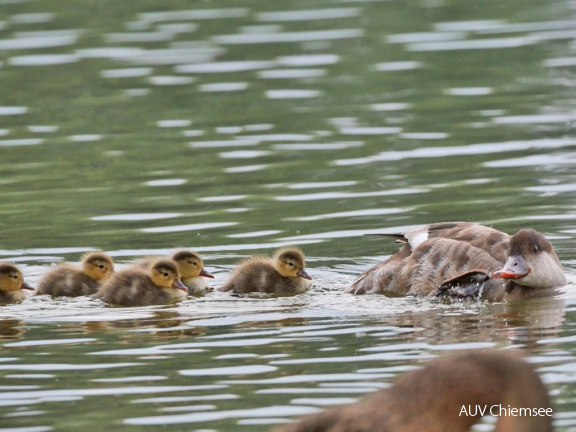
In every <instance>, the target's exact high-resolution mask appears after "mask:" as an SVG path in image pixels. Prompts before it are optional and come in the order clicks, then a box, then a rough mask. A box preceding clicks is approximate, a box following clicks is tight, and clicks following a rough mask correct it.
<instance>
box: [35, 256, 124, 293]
mask: <svg viewBox="0 0 576 432" xmlns="http://www.w3.org/2000/svg"><path fill="white" fill-rule="evenodd" d="M113 271H114V261H113V260H112V258H111V257H110V256H108V255H106V254H105V253H102V252H90V253H87V254H86V255H84V257H83V259H82V266H81V267H77V266H74V265H72V264H69V263H61V264H59V265H58V266H57V267H56V268H55V269H54V270H52V271H50V272H49V273H48V274H46V275H45V276H44V277H43V278H42V279H41V280H40V283H39V285H38V291H37V293H36V294H37V295H42V294H49V295H52V296H54V297H57V296H66V297H77V296H82V295H91V294H94V293H95V292H96V291H98V287H99V286H100V284H101V283H102V282H103V281H104V280H105V279H106V278H107V277H108V276H110V274H111V273H112V272H113Z"/></svg>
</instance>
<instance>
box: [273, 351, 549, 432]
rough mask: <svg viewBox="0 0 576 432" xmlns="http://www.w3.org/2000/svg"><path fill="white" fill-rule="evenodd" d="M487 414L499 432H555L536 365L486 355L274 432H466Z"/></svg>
mask: <svg viewBox="0 0 576 432" xmlns="http://www.w3.org/2000/svg"><path fill="white" fill-rule="evenodd" d="M519 413H520V414H519ZM484 414H486V415H495V416H498V421H497V422H496V426H495V428H494V430H496V431H499V432H550V431H552V408H551V406H550V400H549V398H548V392H547V390H546V387H545V386H544V385H543V384H542V381H541V380H540V378H539V377H538V374H537V373H536V372H535V371H534V368H533V366H531V365H529V364H528V363H526V362H525V361H523V360H521V359H520V358H516V357H515V356H513V355H510V354H504V353H500V352H492V351H487V352H472V353H466V354H460V355H454V356H449V357H444V358H440V359H437V360H434V361H432V362H431V363H430V364H429V365H428V366H426V367H425V368H423V369H419V370H416V371H412V372H409V373H406V374H404V375H402V376H401V377H400V378H399V379H397V380H396V382H395V383H394V385H393V386H392V387H390V388H387V389H384V390H380V391H378V392H377V393H375V394H373V395H371V396H368V397H366V398H365V399H364V400H362V401H360V402H358V403H355V404H351V405H346V406H341V407H337V408H334V409H331V410H329V411H326V412H323V413H319V414H312V415H310V416H308V417H304V418H303V419H302V420H301V421H300V422H299V423H294V424H290V425H286V426H282V427H279V428H277V429H274V432H420V431H426V432H444V431H450V432H465V431H469V430H470V428H471V427H472V425H474V424H475V423H476V422H477V421H478V420H479V419H480V418H481V417H482V416H483V415H484Z"/></svg>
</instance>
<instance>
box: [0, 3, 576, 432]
mask: <svg viewBox="0 0 576 432" xmlns="http://www.w3.org/2000/svg"><path fill="white" fill-rule="evenodd" d="M575 9H576V7H575V4H574V2H571V1H567V0H566V1H556V2H550V1H544V0H530V1H522V2H520V1H513V0H509V1H506V2H502V1H482V2H470V1H466V0H452V1H451V0H421V1H400V0H390V1H362V0H357V1H354V0H350V1H345V0H341V1H331V2H329V1H316V0H315V1H310V0H306V1H300V0H296V1H274V2H263V1H255V0H244V1H236V0H228V1H192V2H190V1H183V0H182V1H177V0H173V1H158V0H139V1H132V2H128V1H113V0H103V1H97V0H93V1H92V0H90V1H88V0H87V1H83V2H78V1H69V0H58V1H55V0H53V1H44V2H38V1H26V0H0V62H1V63H0V65H1V66H0V258H1V260H3V261H4V260H5V261H11V262H16V263H17V264H18V265H20V266H21V267H22V269H23V271H24V274H25V276H26V278H27V279H28V280H29V281H30V282H31V283H32V284H35V283H37V282H38V280H39V279H40V277H41V276H42V275H43V274H44V273H46V272H47V271H48V270H49V268H50V265H51V264H52V263H55V262H59V261H61V260H69V261H78V260H79V258H80V256H81V255H82V253H84V252H85V251H88V250H96V249H101V250H105V251H107V252H109V253H110V254H111V255H112V256H113V257H114V258H115V260H116V261H117V262H118V263H120V264H122V263H126V262H129V261H130V260H132V259H134V258H136V257H139V256H142V255H150V254H165V253H169V252H171V251H173V250H174V249H175V248H177V247H188V248H193V249H195V250H197V251H199V252H200V253H202V255H203V257H204V258H205V263H206V266H207V268H208V269H209V270H210V271H212V272H213V273H215V274H216V276H217V278H216V280H215V282H214V286H219V285H220V284H221V283H223V281H224V280H225V279H226V277H227V275H228V272H229V270H230V269H231V268H232V266H233V264H234V263H235V262H236V261H237V260H238V259H239V258H241V257H245V256H249V255H252V254H256V253H259V254H269V253H271V252H272V251H273V250H274V249H275V248H277V247H278V246H281V245H287V244H297V245H300V246H301V247H302V249H303V250H304V251H305V253H306V255H307V262H308V267H309V273H310V274H311V276H312V277H313V278H314V286H313V287H312V289H311V290H310V291H309V292H308V293H306V294H303V295H299V296H295V297H290V298H258V297H247V298H234V297H232V296H230V295H228V294H224V293H218V292H213V293H210V294H209V295H207V296H206V297H203V298H198V299H190V300H187V301H186V302H183V303H181V304H179V305H177V306H171V307H147V308H135V309H112V308H106V307H103V306H102V305H100V304H99V303H97V302H93V301H90V300H89V299H86V298H79V299H72V300H50V299H46V298H29V299H27V300H26V301H25V302H23V303H22V304H20V305H11V306H6V307H0V338H2V342H1V343H2V345H3V346H2V348H1V354H0V377H1V378H0V430H1V431H2V432H5V431H17V432H40V431H48V430H54V431H72V430H78V429H79V428H82V429H84V430H88V431H99V430H106V431H111V430H118V431H132V430H142V428H143V426H142V425H149V426H148V428H149V429H150V430H159V429H160V428H161V427H162V428H164V427H165V428H167V429H168V428H169V429H170V430H171V431H173V432H178V431H198V432H200V431H202V432H208V431H266V430H269V429H270V428H271V427H272V425H273V424H277V423H281V422H283V421H287V420H288V419H290V418H293V417H294V416H297V415H300V414H305V413H308V412H313V411H316V410H319V409H322V408H323V407H326V406H331V405H336V404H341V403H347V402H351V401H354V400H356V399H358V398H360V397H361V396H363V395H364V394H366V393H369V392H372V391H374V390H376V389H378V388H381V387H383V386H386V385H387V384H388V383H389V382H390V381H391V380H392V379H393V377H394V376H396V375H397V374H399V373H402V372H404V371H407V370H410V369H412V368H414V367H415V366H416V365H418V364H419V363H420V362H421V361H423V360H426V359H429V358H432V357H435V356H442V355H447V354H449V353H451V352H455V351H459V350H463V349H476V348H478V349H479V348H495V349H508V348H520V349H522V350H524V351H525V352H526V354H527V356H528V359H529V360H530V361H532V362H534V363H535V364H536V365H537V367H538V369H539V371H540V372H541V374H542V376H543V378H544V379H545V381H546V383H547V384H548V386H549V388H550V390H551V394H552V397H553V400H554V404H555V424H556V426H557V427H558V429H559V430H562V431H568V430H576V402H575V397H576V391H575V390H576V387H575V385H574V382H575V381H576V345H575V341H576V331H575V329H574V324H573V321H576V320H575V319H573V318H576V316H575V315H574V314H575V311H576V309H575V306H574V304H575V301H574V294H573V290H572V288H571V287H568V288H566V289H565V293H564V294H562V295H560V296H558V297H556V298H552V299H542V300H533V301H529V302H523V303H517V304H508V305H506V304H493V305H488V304H470V303H468V304H454V305H450V304H442V303H438V302H433V301H429V300H416V299H390V298H385V297H382V296H370V297H362V298H355V297H353V296H349V295H344V294H343V293H342V292H343V290H344V289H345V288H346V287H347V286H349V284H350V283H351V281H352V280H354V278H355V276H356V275H358V274H359V273H360V272H362V271H363V270H365V269H366V268H368V267H369V266H370V265H373V264H374V263H376V262H378V261H380V260H382V259H383V258H384V257H386V256H387V255H389V254H391V253H393V252H394V251H395V250H396V246H394V245H393V244H391V243H390V242H388V241H386V240H382V239H378V238H376V239H374V238H367V237H363V236H362V235H363V234H366V233H373V232H397V231H401V230H403V229H405V228H407V227H411V226H414V225H417V224H421V223H430V222H437V221H449V220H465V221H475V222H480V223H484V224H489V225H493V226H495V227H496V228H498V229H501V230H504V231H507V232H510V233H513V232H515V231H517V230H518V229H520V228H522V227H524V226H532V227H534V228H536V229H538V230H540V231H542V232H543V233H545V234H546V235H547V236H548V237H549V238H550V239H551V240H552V241H553V243H554V245H555V247H556V250H557V252H558V255H559V256H560V259H561V260H562V262H563V264H564V265H565V268H566V272H567V274H568V277H569V279H571V280H574V279H575V277H574V269H575V267H576V261H575V258H574V244H575V236H576V209H575V205H576V175H575V174H574V173H575V171H574V167H575V166H576V153H575V152H574V147H576V138H575V137H574V127H573V125H574V121H575V120H576V56H575V55H574V50H575V49H576V10H575ZM164 425H166V426H164ZM486 428H488V430H489V429H490V422H489V421H488V422H487V423H484V424H483V425H481V426H478V428H477V430H487V429H486ZM144 429H146V427H144Z"/></svg>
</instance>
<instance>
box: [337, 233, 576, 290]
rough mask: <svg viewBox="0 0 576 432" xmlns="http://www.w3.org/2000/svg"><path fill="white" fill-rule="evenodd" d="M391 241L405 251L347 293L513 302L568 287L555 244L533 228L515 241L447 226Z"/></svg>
mask: <svg viewBox="0 0 576 432" xmlns="http://www.w3.org/2000/svg"><path fill="white" fill-rule="evenodd" d="M386 236H389V237H393V238H395V239H396V241H397V242H399V243H403V246H402V248H401V249H400V251H399V252H398V253H396V254H394V255H392V256H391V257H390V258H388V259H387V260H386V261H383V262H381V263H379V264H376V265H375V266H374V267H372V268H370V269H368V270H367V271H365V272H364V273H363V274H361V275H360V276H359V277H358V278H357V279H356V281H355V282H354V283H353V284H352V286H351V287H350V288H349V289H348V290H347V292H349V293H353V294H366V293H383V294H390V295H396V296H398V295H406V294H409V295H422V296H429V295H442V294H446V295H449V296H454V297H475V296H480V297H481V298H482V299H486V300H491V301H501V300H508V301H510V300H521V299H524V298H528V297H533V296H537V295H540V294H542V293H544V292H550V290H551V289H553V288H557V287H560V286H563V285H566V284H567V283H568V281H567V279H566V276H565V274H564V269H563V268H562V264H561V263H560V260H559V259H558V256H557V255H556V252H555V251H554V247H553V246H552V244H551V243H550V241H548V240H547V239H546V238H545V237H544V236H543V235H542V234H541V233H539V232H537V231H535V230H533V229H531V228H524V229H521V230H520V231H518V232H517V233H516V234H514V235H513V236H510V235H508V234H506V233H503V232H501V231H498V230H496V229H494V228H491V227H487V226H484V225H479V224H474V223H467V222H447V223H437V224H432V225H423V226H419V227H416V228H413V229H410V230H408V231H406V232H404V233H402V234H391V235H389V234H386Z"/></svg>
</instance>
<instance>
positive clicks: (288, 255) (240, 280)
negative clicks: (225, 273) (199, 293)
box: [219, 247, 312, 294]
mask: <svg viewBox="0 0 576 432" xmlns="http://www.w3.org/2000/svg"><path fill="white" fill-rule="evenodd" d="M305 267H306V263H305V260H304V254H303V253H302V251H301V250H300V249H298V248H295V247H286V248H281V249H279V250H277V251H276V253H275V254H274V257H273V258H272V259H270V258H268V257H261V256H255V257H251V258H248V259H246V260H244V261H241V262H240V263H239V265H238V267H237V268H236V269H235V270H234V271H233V272H232V275H231V276H230V278H229V279H228V281H227V282H226V283H225V284H224V285H223V286H222V287H220V288H219V291H232V292H235V293H249V292H263V293H272V294H297V293H302V292H304V291H306V289H307V288H308V287H309V286H310V280H311V279H312V278H311V277H310V275H308V273H306V268H305Z"/></svg>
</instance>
